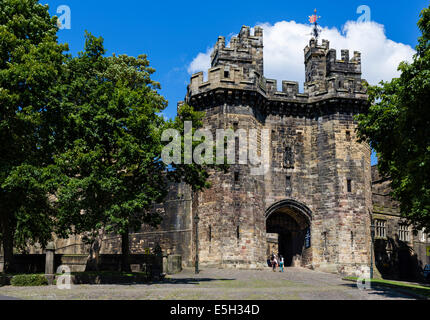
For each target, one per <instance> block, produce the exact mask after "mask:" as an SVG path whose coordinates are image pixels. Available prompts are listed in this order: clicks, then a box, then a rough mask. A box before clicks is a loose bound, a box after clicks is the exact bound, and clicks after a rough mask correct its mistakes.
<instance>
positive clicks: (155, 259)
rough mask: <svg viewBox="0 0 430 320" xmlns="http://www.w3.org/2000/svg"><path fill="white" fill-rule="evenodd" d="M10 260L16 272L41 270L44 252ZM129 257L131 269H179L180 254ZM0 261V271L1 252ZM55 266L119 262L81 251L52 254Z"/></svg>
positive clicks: (104, 267) (103, 267) (109, 267)
mask: <svg viewBox="0 0 430 320" xmlns="http://www.w3.org/2000/svg"><path fill="white" fill-rule="evenodd" d="M14 260H15V268H16V269H17V273H44V272H45V260H46V256H45V254H22V255H14ZM163 260H164V266H163ZM129 261H130V266H131V270H132V272H143V273H147V274H152V275H160V274H162V273H167V274H174V273H178V272H181V271H182V256H181V255H169V256H166V258H165V259H163V257H162V256H161V255H156V254H131V255H130V256H129ZM0 264H1V269H0V271H1V272H2V271H3V257H2V256H0ZM59 266H66V267H68V268H69V270H70V272H84V271H119V270H120V266H121V255H119V254H101V255H100V256H99V258H98V259H97V261H96V260H92V259H90V258H89V256H88V255H83V254H55V255H54V271H57V268H58V267H59ZM163 267H164V268H163Z"/></svg>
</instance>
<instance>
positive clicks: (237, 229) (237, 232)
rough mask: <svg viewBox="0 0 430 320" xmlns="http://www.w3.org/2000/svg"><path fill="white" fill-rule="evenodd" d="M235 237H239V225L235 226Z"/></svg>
mask: <svg viewBox="0 0 430 320" xmlns="http://www.w3.org/2000/svg"><path fill="white" fill-rule="evenodd" d="M236 238H237V240H239V239H240V228H239V226H237V227H236Z"/></svg>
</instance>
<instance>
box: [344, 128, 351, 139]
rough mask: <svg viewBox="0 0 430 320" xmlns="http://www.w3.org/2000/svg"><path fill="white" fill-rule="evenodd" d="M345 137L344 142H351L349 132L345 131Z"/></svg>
mask: <svg viewBox="0 0 430 320" xmlns="http://www.w3.org/2000/svg"><path fill="white" fill-rule="evenodd" d="M345 135H346V141H351V131H349V130H347V131H346V133H345Z"/></svg>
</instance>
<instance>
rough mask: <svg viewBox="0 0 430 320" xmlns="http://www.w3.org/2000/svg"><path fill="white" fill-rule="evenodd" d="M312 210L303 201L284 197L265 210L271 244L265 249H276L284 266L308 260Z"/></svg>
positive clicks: (267, 231)
mask: <svg viewBox="0 0 430 320" xmlns="http://www.w3.org/2000/svg"><path fill="white" fill-rule="evenodd" d="M311 221H312V211H311V210H310V209H309V208H308V207H307V206H306V205H304V204H303V203H300V202H298V201H295V200H292V199H286V200H282V201H279V202H276V203H275V204H273V205H271V206H270V207H269V208H268V209H267V210H266V233H267V234H268V235H269V236H270V238H271V239H274V240H273V241H272V245H270V244H269V243H268V246H267V248H268V249H267V250H268V253H269V254H270V253H271V252H270V251H271V250H272V251H273V250H274V251H277V252H275V253H278V254H280V255H282V256H283V257H284V259H285V265H286V266H301V265H304V264H305V263H306V261H308V260H310V250H307V249H309V247H310V245H311V244H310V228H311Z"/></svg>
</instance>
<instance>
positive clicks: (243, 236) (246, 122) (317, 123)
mask: <svg viewBox="0 0 430 320" xmlns="http://www.w3.org/2000/svg"><path fill="white" fill-rule="evenodd" d="M211 58H212V67H211V68H210V69H209V70H208V73H207V78H208V79H207V81H205V80H204V74H203V72H200V73H197V74H194V75H193V76H192V77H191V83H190V85H189V86H188V90H187V95H186V98H185V102H186V103H188V104H189V105H191V106H193V107H194V108H195V109H197V110H201V111H204V112H205V113H206V117H205V121H204V123H205V126H206V127H209V128H211V129H212V130H216V129H219V128H224V129H228V128H233V129H234V130H237V129H244V130H247V131H248V130H250V129H258V130H263V129H267V130H269V132H270V138H269V141H270V142H269V144H270V146H269V150H270V156H269V161H270V165H269V167H270V169H269V170H268V171H267V172H266V173H265V174H264V175H252V174H251V172H250V170H251V166H250V165H249V164H235V165H232V166H231V167H230V172H229V173H227V174H225V173H222V172H214V173H213V175H212V176H211V180H212V181H211V182H212V188H211V189H208V190H206V191H204V192H203V193H201V194H199V195H198V196H197V199H196V207H195V208H194V210H195V213H198V215H199V217H200V222H199V246H200V249H199V260H200V264H202V265H211V266H221V267H233V266H234V267H246V268H254V267H260V266H264V265H266V261H267V257H268V253H270V250H276V251H277V252H279V253H280V254H282V255H283V256H284V257H285V259H286V264H287V265H297V266H305V267H312V268H315V269H322V270H332V271H336V272H342V273H354V272H355V270H357V269H360V267H361V266H368V265H369V264H370V243H371V241H370V220H371V213H372V193H371V165H370V155H371V151H370V148H369V146H368V145H367V144H362V143H358V142H357V139H356V134H355V127H356V123H355V121H354V115H356V114H358V113H360V112H363V111H366V109H367V108H368V102H367V95H366V90H365V88H364V87H363V80H362V79H361V56H360V53H359V52H354V53H353V55H351V57H350V54H349V51H348V50H342V54H341V57H337V56H336V50H335V49H331V48H330V45H329V42H328V41H327V40H323V41H322V43H320V42H318V41H317V40H315V39H311V40H310V42H309V45H308V46H307V47H306V48H304V63H305V72H306V82H305V84H304V92H303V93H299V84H298V83H297V82H293V81H282V91H278V86H277V81H276V80H271V79H266V78H265V77H264V69H263V30H262V28H260V27H255V28H254V32H253V34H251V30H250V28H249V27H246V26H244V27H242V29H241V30H240V33H239V35H238V36H237V37H233V38H232V39H231V41H230V46H229V47H227V46H226V44H225V38H224V37H219V38H218V41H217V42H216V45H215V48H214V51H213V53H212V57H211ZM257 137H258V135H257ZM261 143H262V142H261V140H259V139H258V138H257V141H255V145H256V148H257V150H258V152H260V151H261V147H262V146H261ZM263 147H266V146H263ZM195 213H193V214H195ZM269 247H271V249H269ZM191 256H192V255H191Z"/></svg>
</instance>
